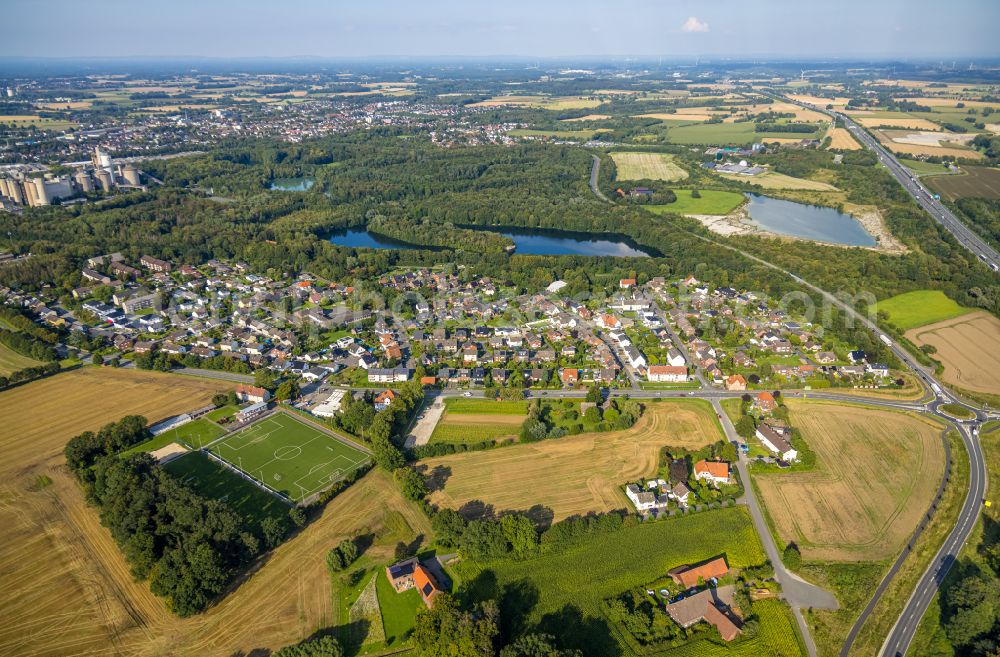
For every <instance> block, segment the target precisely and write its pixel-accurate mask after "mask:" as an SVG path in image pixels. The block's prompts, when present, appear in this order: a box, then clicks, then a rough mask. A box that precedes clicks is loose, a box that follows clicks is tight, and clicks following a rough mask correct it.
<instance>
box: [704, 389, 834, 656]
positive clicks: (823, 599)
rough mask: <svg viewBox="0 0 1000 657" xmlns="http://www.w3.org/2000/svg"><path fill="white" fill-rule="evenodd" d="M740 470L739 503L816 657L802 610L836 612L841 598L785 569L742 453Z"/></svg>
mask: <svg viewBox="0 0 1000 657" xmlns="http://www.w3.org/2000/svg"><path fill="white" fill-rule="evenodd" d="M712 406H713V407H714V408H715V412H716V413H717V414H718V415H719V418H720V419H721V421H722V428H723V430H724V431H725V432H726V438H728V439H729V440H730V441H731V442H736V443H742V442H743V438H742V437H741V436H740V435H739V434H737V433H736V428H735V427H733V423H732V422H731V421H730V420H729V416H728V415H726V413H725V411H723V410H722V404H720V403H719V398H718V397H713V398H712ZM736 470H737V471H738V472H739V473H740V480H741V481H742V482H743V490H744V493H743V497H742V498H741V499H740V500H739V501H740V502H741V503H743V504H745V505H746V506H747V509H748V510H749V511H750V517H751V518H752V519H753V524H754V528H755V529H756V530H757V535H758V536H760V541H761V543H762V544H763V545H764V552H765V553H766V554H767V558H768V559H770V561H771V565H772V566H774V577H775V579H777V580H778V583H779V584H780V585H781V597H782V599H784V600H785V601H787V602H788V604H789V606H790V607H791V608H792V614H793V615H794V616H795V622H796V623H798V626H799V631H800V632H801V634H802V638H803V639H804V640H805V643H806V649H807V651H808V652H809V657H815V656H816V644H815V643H814V642H813V639H812V635H811V634H810V633H809V626H808V625H806V621H805V618H803V616H802V608H803V607H806V608H809V607H813V608H816V609H834V610H835V609H837V608H838V606H839V605H838V604H837V599H836V598H835V597H833V595H832V594H830V593H829V592H828V591H825V590H823V589H821V588H819V587H818V586H813V585H812V584H810V583H809V582H806V581H805V580H803V579H802V578H801V577H799V576H798V575H796V574H795V573H793V572H792V571H790V570H788V569H787V568H785V564H784V562H783V561H782V560H781V553H780V552H778V546H777V545H776V544H775V542H774V536H772V534H771V530H770V529H769V528H768V526H767V521H766V520H765V519H764V513H763V512H762V511H761V508H760V503H759V502H758V501H757V496H756V494H754V490H753V485H752V484H751V482H750V470H749V468H748V467H747V457H746V455H745V454H743V453H742V452H740V455H739V459H738V460H737V462H736Z"/></svg>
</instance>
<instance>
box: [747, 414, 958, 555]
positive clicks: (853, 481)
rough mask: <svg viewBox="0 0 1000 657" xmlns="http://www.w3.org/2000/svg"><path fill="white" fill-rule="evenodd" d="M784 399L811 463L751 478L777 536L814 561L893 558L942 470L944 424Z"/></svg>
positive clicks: (909, 415) (931, 495) (913, 526)
mask: <svg viewBox="0 0 1000 657" xmlns="http://www.w3.org/2000/svg"><path fill="white" fill-rule="evenodd" d="M786 403H787V405H788V407H789V410H790V411H791V419H792V423H793V424H794V425H795V426H797V427H798V428H799V430H800V431H801V432H802V437H803V438H804V439H805V441H806V442H807V443H808V444H809V446H810V447H811V448H812V450H813V451H814V452H815V453H816V468H815V469H814V470H811V471H806V472H783V473H766V474H760V475H756V476H755V477H754V481H755V483H756V485H757V488H758V489H759V491H760V494H761V499H762V501H763V503H764V505H765V506H766V508H767V510H768V512H769V514H770V516H771V518H772V520H773V522H774V526H775V528H776V529H777V532H778V534H779V535H780V536H781V538H782V540H784V541H786V542H792V541H793V542H795V543H796V544H798V546H799V548H800V550H801V552H802V556H803V557H804V558H806V559H809V560H816V561H857V560H864V561H878V560H881V559H888V558H891V557H893V556H895V555H897V554H898V553H899V551H900V550H901V549H902V547H903V544H904V543H905V542H906V540H907V539H908V538H909V536H910V535H911V534H912V532H913V530H914V529H915V528H916V526H917V523H918V522H919V521H920V518H921V516H922V515H923V514H924V513H925V512H926V511H927V508H928V506H929V505H930V501H931V499H932V498H933V497H934V493H935V491H936V490H937V487H938V484H939V483H940V481H941V477H942V476H943V474H944V447H943V445H942V443H941V438H940V434H941V430H942V429H943V426H942V425H940V424H938V423H935V422H932V421H931V420H928V419H925V418H922V417H919V416H916V415H913V414H908V413H900V412H896V411H891V410H884V409H878V408H873V407H860V406H854V405H850V406H848V405H843V404H835V403H827V402H815V401H802V400H788V401H787V402H786Z"/></svg>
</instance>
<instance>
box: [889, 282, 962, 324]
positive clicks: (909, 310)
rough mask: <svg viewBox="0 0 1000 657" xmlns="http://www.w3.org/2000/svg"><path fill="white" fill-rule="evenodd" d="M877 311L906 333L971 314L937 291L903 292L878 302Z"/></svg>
mask: <svg viewBox="0 0 1000 657" xmlns="http://www.w3.org/2000/svg"><path fill="white" fill-rule="evenodd" d="M878 309H879V310H880V311H885V312H886V313H888V314H889V321H891V322H892V323H893V324H895V325H896V326H898V327H899V328H900V329H901V330H903V331H907V330H909V329H911V328H916V327H918V326H925V325H927V324H933V323H934V322H940V321H943V320H946V319H951V318H952V317H958V316H959V315H964V314H965V313H967V312H971V310H972V309H971V308H963V307H962V306H960V305H958V304H957V303H956V302H954V301H952V300H951V299H949V298H948V297H946V296H945V295H944V292H941V291H939V290H915V291H913V292H904V293H903V294H897V295H896V296H894V297H891V298H889V299H885V300H883V301H879V302H878Z"/></svg>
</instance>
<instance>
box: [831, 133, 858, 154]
mask: <svg viewBox="0 0 1000 657" xmlns="http://www.w3.org/2000/svg"><path fill="white" fill-rule="evenodd" d="M826 136H827V137H829V138H830V148H839V149H841V150H845V151H856V150H860V149H861V144H859V143H858V142H857V141H856V140H855V139H854V137H852V136H851V133H850V131H849V130H848V129H847V128H832V129H831V130H830V131H829V132H827V133H826Z"/></svg>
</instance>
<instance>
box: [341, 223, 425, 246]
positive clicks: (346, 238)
mask: <svg viewBox="0 0 1000 657" xmlns="http://www.w3.org/2000/svg"><path fill="white" fill-rule="evenodd" d="M330 241H331V242H333V243H334V244H336V245H337V246H349V247H351V248H355V249H399V250H401V251H405V250H409V249H420V248H432V247H420V246H417V245H416V244H410V243H409V242H400V241H399V240H394V239H392V238H391V237H386V236H384V235H379V234H377V233H369V232H368V231H367V230H365V229H364V228H351V229H348V230H338V231H337V232H335V233H332V234H331V235H330Z"/></svg>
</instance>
